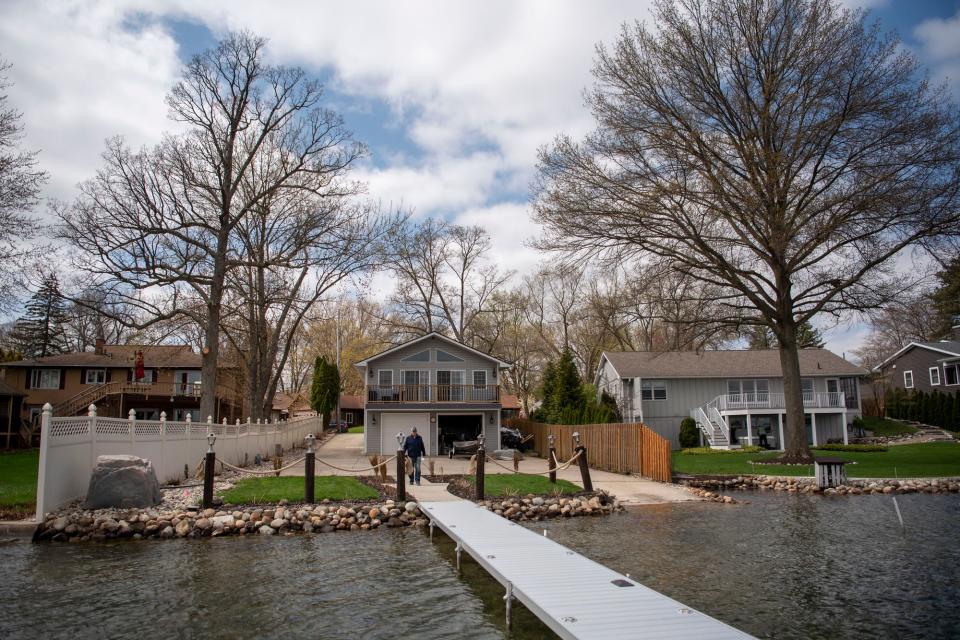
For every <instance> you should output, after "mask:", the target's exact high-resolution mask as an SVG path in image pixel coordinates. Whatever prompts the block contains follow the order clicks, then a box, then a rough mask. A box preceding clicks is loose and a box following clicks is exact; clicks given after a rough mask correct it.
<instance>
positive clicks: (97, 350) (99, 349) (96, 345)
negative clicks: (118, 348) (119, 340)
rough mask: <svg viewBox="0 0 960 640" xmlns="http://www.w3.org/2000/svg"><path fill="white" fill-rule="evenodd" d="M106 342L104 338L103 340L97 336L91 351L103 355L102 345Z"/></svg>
mask: <svg viewBox="0 0 960 640" xmlns="http://www.w3.org/2000/svg"><path fill="white" fill-rule="evenodd" d="M106 344H107V341H106V340H104V339H103V338H97V339H96V341H95V342H94V346H93V352H94V353H97V354H100V355H103V354H104V353H105V349H104V347H105V346H106Z"/></svg>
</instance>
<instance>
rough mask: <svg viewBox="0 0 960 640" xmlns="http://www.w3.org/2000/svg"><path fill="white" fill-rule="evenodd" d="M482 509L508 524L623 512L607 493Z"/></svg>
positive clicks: (493, 503)
mask: <svg viewBox="0 0 960 640" xmlns="http://www.w3.org/2000/svg"><path fill="white" fill-rule="evenodd" d="M482 505H483V506H484V507H486V508H487V510H489V511H493V512H494V513H495V514H497V515H498V516H502V517H504V518H506V519H507V520H532V521H538V520H547V519H550V518H575V517H577V516H605V515H609V514H611V513H614V512H616V511H621V510H622V509H623V507H622V506H620V504H619V502H617V500H616V498H614V497H613V496H611V495H608V494H604V493H598V494H597V495H592V496H579V497H571V498H561V497H549V498H544V497H542V496H533V495H530V496H527V497H526V498H505V499H503V500H485V501H484V502H483V503H482Z"/></svg>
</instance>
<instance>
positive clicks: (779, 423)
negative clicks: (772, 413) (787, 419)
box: [777, 411, 787, 451]
mask: <svg viewBox="0 0 960 640" xmlns="http://www.w3.org/2000/svg"><path fill="white" fill-rule="evenodd" d="M777 426H778V427H779V428H780V442H778V443H777V444H779V445H780V451H786V450H787V449H786V446H785V445H784V444H783V414H782V413H780V412H779V411H778V412H777Z"/></svg>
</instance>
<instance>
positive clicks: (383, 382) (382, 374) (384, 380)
mask: <svg viewBox="0 0 960 640" xmlns="http://www.w3.org/2000/svg"><path fill="white" fill-rule="evenodd" d="M377 376H378V378H377V381H378V384H379V385H380V386H381V387H388V386H390V385H392V384H393V369H381V370H380V371H378V372H377Z"/></svg>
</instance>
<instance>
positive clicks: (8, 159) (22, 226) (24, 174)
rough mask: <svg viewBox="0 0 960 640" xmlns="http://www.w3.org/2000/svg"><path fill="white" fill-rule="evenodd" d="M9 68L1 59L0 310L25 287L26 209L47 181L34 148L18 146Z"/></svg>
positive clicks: (30, 221)
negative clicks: (27, 148) (9, 101)
mask: <svg viewBox="0 0 960 640" xmlns="http://www.w3.org/2000/svg"><path fill="white" fill-rule="evenodd" d="M9 69H10V64H9V63H7V62H5V61H4V60H2V59H0V312H3V311H10V310H11V309H12V308H13V305H14V303H15V302H16V301H17V299H18V298H19V295H18V293H19V292H21V291H23V290H24V280H23V277H22V274H23V272H24V265H25V262H26V261H27V259H28V258H29V257H30V255H31V251H33V250H34V249H33V248H32V247H29V246H28V245H27V244H26V242H27V241H28V240H30V239H31V238H32V237H33V235H34V234H35V232H36V230H37V222H36V220H35V219H34V218H33V217H32V216H30V215H29V211H30V209H32V208H33V207H34V206H36V204H37V203H38V202H39V199H40V189H41V188H42V187H43V185H44V183H45V182H46V181H47V174H46V173H45V172H43V171H40V170H38V169H37V152H35V151H33V152H31V151H24V150H22V149H21V148H20V141H21V139H22V138H23V124H22V123H21V118H23V114H22V113H20V112H19V111H17V110H16V109H14V108H13V107H11V106H9V105H8V104H7V94H6V89H7V88H8V87H10V82H9V81H8V80H7V71H8V70H9Z"/></svg>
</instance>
